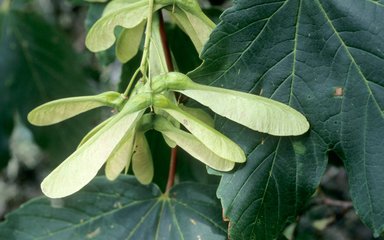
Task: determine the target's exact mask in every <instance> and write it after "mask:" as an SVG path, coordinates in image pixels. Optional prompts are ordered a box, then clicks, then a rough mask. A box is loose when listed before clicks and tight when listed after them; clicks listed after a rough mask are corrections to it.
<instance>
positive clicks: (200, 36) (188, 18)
mask: <svg viewBox="0 0 384 240" xmlns="http://www.w3.org/2000/svg"><path fill="white" fill-rule="evenodd" d="M168 9H169V10H170V11H171V15H172V16H173V17H174V19H175V21H176V23H177V25H178V26H179V27H180V28H181V29H182V30H183V31H184V32H185V33H186V34H187V35H188V36H189V38H190V39H191V40H192V42H193V45H194V46H195V48H196V50H197V52H198V53H199V54H200V53H201V51H202V49H203V47H204V44H205V43H206V42H207V41H208V39H209V35H210V34H211V32H212V30H213V28H214V27H215V24H214V23H213V22H212V21H211V20H210V19H209V18H208V17H207V16H205V14H204V13H202V12H201V14H199V15H194V14H191V13H190V12H188V11H185V10H183V9H180V8H178V7H176V8H174V9H172V10H171V9H170V7H169V8H168Z"/></svg>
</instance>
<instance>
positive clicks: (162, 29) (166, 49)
mask: <svg viewBox="0 0 384 240" xmlns="http://www.w3.org/2000/svg"><path fill="white" fill-rule="evenodd" d="M159 15H160V17H159V18H160V37H161V44H162V46H163V49H164V56H165V61H166V62H167V68H168V71H169V72H172V71H173V70H174V68H173V63H172V58H171V51H170V50H169V45H168V40H167V34H166V32H165V27H164V26H165V24H164V19H163V14H162V13H161V11H160V13H159Z"/></svg>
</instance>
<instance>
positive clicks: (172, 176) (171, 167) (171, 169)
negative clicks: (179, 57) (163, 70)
mask: <svg viewBox="0 0 384 240" xmlns="http://www.w3.org/2000/svg"><path fill="white" fill-rule="evenodd" d="M159 18H160V37H161V44H162V47H163V50H164V57H165V61H166V63H167V68H168V71H169V72H172V71H173V70H174V68H173V63H172V58H171V51H170V50H169V46H168V40H167V34H166V33H165V27H164V26H165V25H164V19H163V14H162V13H161V11H160V12H159ZM176 165H177V147H175V148H172V150H171V161H170V164H169V172H168V182H167V187H166V190H165V191H166V193H168V192H169V191H170V190H171V188H172V187H173V184H174V183H175V176H176Z"/></svg>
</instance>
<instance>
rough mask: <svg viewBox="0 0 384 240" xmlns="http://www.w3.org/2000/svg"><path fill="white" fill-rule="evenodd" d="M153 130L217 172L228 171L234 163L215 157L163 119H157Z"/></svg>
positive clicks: (190, 136)
mask: <svg viewBox="0 0 384 240" xmlns="http://www.w3.org/2000/svg"><path fill="white" fill-rule="evenodd" d="M154 128H155V129H156V130H157V131H159V132H161V133H162V134H163V136H164V137H167V138H169V139H171V140H172V141H174V142H176V143H177V145H178V146H180V147H181V148H182V149H184V150H185V151H186V152H188V153H189V154H190V155H191V156H192V157H194V158H196V159H197V160H199V161H201V162H203V163H204V164H206V165H207V166H209V167H211V168H214V169H216V170H218V171H230V170H232V169H233V167H234V166H235V163H234V162H232V161H229V160H226V159H224V158H221V157H219V156H217V155H216V154H215V153H213V152H212V151H211V150H210V149H208V148H207V147H206V146H205V145H204V144H203V143H202V142H200V141H199V140H197V138H196V137H194V136H193V135H192V134H190V133H187V132H185V131H183V130H180V129H178V128H175V127H174V126H173V125H172V124H170V123H169V122H168V121H167V120H166V119H165V118H162V117H157V118H156V120H155V124H154Z"/></svg>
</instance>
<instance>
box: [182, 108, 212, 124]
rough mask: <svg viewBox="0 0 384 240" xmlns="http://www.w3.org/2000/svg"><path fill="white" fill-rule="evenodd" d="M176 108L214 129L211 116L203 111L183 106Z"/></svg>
mask: <svg viewBox="0 0 384 240" xmlns="http://www.w3.org/2000/svg"><path fill="white" fill-rule="evenodd" d="M178 106H179V108H181V109H182V110H183V111H185V112H187V113H189V114H191V115H192V116H194V117H196V118H197V119H199V120H200V121H202V122H204V123H205V124H207V125H208V126H210V127H214V126H215V122H214V120H213V118H212V117H211V115H209V114H208V113H207V112H206V111H204V110H203V109H201V108H192V107H187V106H185V105H183V104H179V105H178Z"/></svg>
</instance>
